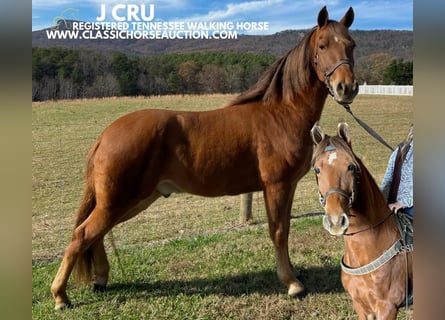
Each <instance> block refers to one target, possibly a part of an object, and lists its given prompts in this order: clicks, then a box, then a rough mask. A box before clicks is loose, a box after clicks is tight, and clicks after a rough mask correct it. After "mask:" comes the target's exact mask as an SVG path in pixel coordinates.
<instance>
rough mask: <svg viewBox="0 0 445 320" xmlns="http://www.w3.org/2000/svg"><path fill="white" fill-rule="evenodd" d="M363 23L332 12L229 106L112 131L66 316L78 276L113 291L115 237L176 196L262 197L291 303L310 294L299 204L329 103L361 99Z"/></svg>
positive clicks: (73, 256)
mask: <svg viewBox="0 0 445 320" xmlns="http://www.w3.org/2000/svg"><path fill="white" fill-rule="evenodd" d="M353 20H354V12H353V10H352V8H349V10H347V12H346V14H345V15H344V17H343V18H342V19H341V20H340V21H339V22H337V21H333V20H330V19H329V16H328V11H327V9H326V7H324V8H322V9H321V10H320V12H319V14H318V18H317V25H316V26H315V27H314V28H313V29H312V30H311V31H310V32H308V34H306V35H305V36H304V38H303V39H302V40H301V41H300V42H299V44H298V45H297V46H296V47H295V48H294V49H292V50H290V51H289V52H288V53H287V54H286V55H285V56H283V57H282V58H280V59H278V60H277V61H276V62H275V63H274V64H273V65H272V66H271V67H270V68H269V69H268V70H267V71H266V72H265V73H264V74H263V76H262V77H261V78H260V79H259V80H258V82H257V83H256V84H255V85H253V86H252V87H251V88H250V89H248V90H247V91H246V92H244V93H242V94H240V95H239V96H238V97H237V98H236V99H235V100H234V101H233V102H232V103H230V104H229V105H228V106H226V107H224V108H221V109H217V110H212V111H205V112H175V111H168V110H142V111H137V112H134V113H130V114H128V115H125V116H123V117H121V118H120V119H117V120H116V121H115V122H113V123H112V124H111V125H110V126H109V127H108V128H106V129H105V130H104V131H103V133H102V134H101V135H100V136H99V138H98V139H97V141H96V143H95V144H94V145H93V147H92V148H91V150H90V152H89V155H88V157H87V165H86V184H85V191H84V196H83V200H82V202H81V205H80V208H79V211H78V215H77V221H76V224H75V227H74V230H73V235H72V239H71V242H70V243H69V245H68V247H67V249H66V251H65V254H64V256H63V260H62V263H61V265H60V267H59V270H58V272H57V274H56V276H55V279H54V281H53V283H52V286H51V292H52V295H53V297H54V299H55V304H56V305H55V307H56V309H62V308H65V307H68V306H70V301H69V299H68V296H67V293H66V287H67V282H68V278H69V276H70V274H71V272H72V271H73V269H74V268H75V269H76V270H77V275H78V276H79V277H80V278H83V279H84V280H87V281H91V280H92V283H93V287H94V288H95V289H98V290H102V289H104V288H105V286H106V284H107V281H108V274H109V263H108V260H107V256H106V252H105V249H104V242H103V240H104V236H105V234H106V233H107V232H109V231H110V230H111V229H112V228H113V227H114V226H115V225H117V224H118V223H121V222H124V221H126V220H128V219H130V218H132V217H134V216H135V215H137V214H138V213H140V212H141V211H142V210H144V209H146V208H147V207H148V206H149V205H151V204H152V203H153V202H154V201H155V200H156V199H158V198H159V197H162V196H164V197H167V196H168V195H170V194H171V193H173V192H187V193H191V194H196V195H202V196H209V197H216V196H222V195H236V194H241V193H248V192H253V191H259V190H262V191H263V193H264V198H265V204H266V211H267V215H268V222H269V232H270V237H271V238H272V241H273V244H274V248H275V253H276V262H277V273H278V277H279V279H280V280H281V281H282V282H283V283H284V284H285V285H286V286H287V288H288V294H289V295H297V294H299V293H301V292H302V291H303V288H304V287H303V285H302V283H301V282H300V281H298V280H297V279H296V277H295V275H294V270H293V267H292V265H291V262H290V259H289V253H288V235H289V222H290V211H291V204H292V200H293V196H294V192H295V188H296V186H297V182H298V181H299V180H300V179H301V178H302V177H303V176H304V175H305V174H306V172H307V171H308V170H309V168H310V160H311V154H312V148H313V147H312V143H311V137H310V129H311V128H312V126H313V125H314V123H315V122H316V121H317V120H318V119H319V118H320V115H321V112H322V109H323V106H324V103H325V100H326V97H327V95H328V94H329V93H330V94H332V95H333V97H334V99H335V100H336V101H338V102H339V103H350V102H352V101H353V99H354V97H355V96H356V95H357V92H358V84H357V82H356V81H355V78H354V73H353V65H354V59H353V49H354V46H355V44H354V41H353V39H352V38H351V36H350V35H349V32H348V28H349V27H350V26H351V24H352V22H353Z"/></svg>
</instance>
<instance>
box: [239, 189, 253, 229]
mask: <svg viewBox="0 0 445 320" xmlns="http://www.w3.org/2000/svg"><path fill="white" fill-rule="evenodd" d="M252 195H253V194H252V193H244V194H242V195H241V202H240V216H239V222H240V223H246V222H248V221H250V220H252V218H253V217H252Z"/></svg>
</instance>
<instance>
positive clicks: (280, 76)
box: [230, 27, 316, 106]
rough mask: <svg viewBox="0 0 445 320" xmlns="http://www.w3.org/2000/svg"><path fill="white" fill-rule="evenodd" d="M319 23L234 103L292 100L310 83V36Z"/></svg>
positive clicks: (233, 102) (233, 103)
mask: <svg viewBox="0 0 445 320" xmlns="http://www.w3.org/2000/svg"><path fill="white" fill-rule="evenodd" d="M315 30H316V27H314V28H312V30H311V31H310V32H308V33H306V35H305V36H304V37H303V38H302V39H301V41H300V42H299V43H298V44H297V45H296V46H295V47H294V48H293V49H291V50H290V51H289V52H288V53H287V54H286V55H284V56H283V57H281V58H279V59H278V60H276V61H275V62H274V63H273V64H272V65H271V66H270V67H269V68H268V69H267V70H266V71H265V72H264V74H263V75H262V76H261V77H260V79H259V80H258V81H257V82H256V83H255V84H254V85H253V86H252V87H250V88H249V89H247V90H246V91H245V92H243V93H241V94H240V95H239V96H238V97H236V98H235V100H233V101H232V102H231V103H230V106H234V105H239V104H245V103H249V102H255V101H260V100H263V102H265V103H267V104H270V103H272V102H281V101H282V100H284V102H285V103H289V104H290V103H291V102H292V101H294V100H295V98H296V95H297V93H298V92H299V91H300V90H302V89H304V88H306V87H307V86H309V83H310V75H311V72H310V70H309V69H310V66H311V64H310V38H311V36H312V34H313V33H314V31H315Z"/></svg>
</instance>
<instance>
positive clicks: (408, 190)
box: [397, 148, 414, 208]
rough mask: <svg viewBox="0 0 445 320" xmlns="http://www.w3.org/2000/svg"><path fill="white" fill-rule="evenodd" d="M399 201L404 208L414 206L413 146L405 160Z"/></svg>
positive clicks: (398, 195) (398, 196)
mask: <svg viewBox="0 0 445 320" xmlns="http://www.w3.org/2000/svg"><path fill="white" fill-rule="evenodd" d="M397 201H398V202H399V203H400V204H401V205H402V207H403V208H409V207H412V206H413V204H414V201H413V148H410V150H409V151H408V154H407V155H406V159H405V161H404V162H403V166H402V173H401V177H400V186H399V192H398V193H397Z"/></svg>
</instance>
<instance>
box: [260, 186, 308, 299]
mask: <svg viewBox="0 0 445 320" xmlns="http://www.w3.org/2000/svg"><path fill="white" fill-rule="evenodd" d="M295 187H296V185H287V184H284V183H280V184H271V185H266V186H265V189H264V198H265V203H266V211H267V215H268V221H269V234H270V237H271V239H272V242H273V244H274V247H275V256H276V261H277V274H278V278H279V279H280V280H281V282H283V283H284V284H285V285H286V286H287V287H288V294H289V295H290V296H295V295H298V294H299V293H301V292H303V290H304V286H303V284H302V283H301V282H300V281H298V280H297V279H296V278H295V274H294V270H293V267H292V264H291V262H290V258H289V250H288V238H289V225H290V213H291V207H292V200H293V195H294V191H295Z"/></svg>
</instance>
